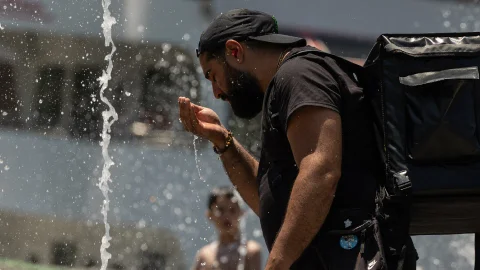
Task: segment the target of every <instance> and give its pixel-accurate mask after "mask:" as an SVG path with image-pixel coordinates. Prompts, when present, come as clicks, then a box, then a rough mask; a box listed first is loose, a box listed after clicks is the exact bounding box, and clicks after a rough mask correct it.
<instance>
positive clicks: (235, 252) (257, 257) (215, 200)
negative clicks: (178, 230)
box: [192, 187, 261, 270]
mask: <svg viewBox="0 0 480 270" xmlns="http://www.w3.org/2000/svg"><path fill="white" fill-rule="evenodd" d="M207 206H208V209H207V212H206V216H207V218H208V220H209V221H210V222H212V224H213V225H214V226H215V229H216V231H217V234H218V240H216V241H214V242H212V243H210V244H208V245H206V246H204V247H203V248H201V249H200V250H199V251H198V252H197V255H196V256H195V260H194V265H193V267H192V270H200V269H212V270H213V269H222V270H230V269H231V270H238V269H244V270H260V269H261V246H260V245H259V244H258V243H257V242H255V241H253V240H249V241H247V240H246V239H245V238H244V237H243V236H242V233H243V232H242V231H241V229H240V219H241V218H242V217H243V215H244V213H245V212H244V211H243V210H242V209H241V207H240V205H239V201H238V198H237V197H236V196H235V194H234V191H233V189H232V188H229V187H218V188H215V189H213V190H212V191H211V192H210V195H209V197H208V205H207ZM239 266H240V267H239Z"/></svg>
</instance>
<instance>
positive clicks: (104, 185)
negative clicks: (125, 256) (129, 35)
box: [98, 0, 118, 270]
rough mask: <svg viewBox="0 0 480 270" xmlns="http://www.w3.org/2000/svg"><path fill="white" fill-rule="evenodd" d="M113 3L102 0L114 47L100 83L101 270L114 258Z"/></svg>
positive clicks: (106, 33)
mask: <svg viewBox="0 0 480 270" xmlns="http://www.w3.org/2000/svg"><path fill="white" fill-rule="evenodd" d="M110 4H111V2H110V0H102V6H103V23H102V29H103V35H104V36H105V47H108V46H110V45H111V46H112V51H111V53H110V54H108V55H107V56H105V61H108V66H107V70H106V71H103V74H102V76H101V77H100V78H98V81H100V85H101V89H100V99H101V100H102V101H103V102H104V103H105V104H106V105H107V106H108V110H105V111H103V112H102V116H103V131H102V142H100V145H101V146H102V156H103V159H104V162H105V163H104V165H103V170H102V176H101V178H100V183H98V186H99V187H100V189H101V191H102V193H103V196H104V197H105V199H104V200H103V205H102V214H103V222H104V223H105V235H104V236H103V238H102V244H101V247H100V256H101V260H102V266H101V268H100V269H101V270H105V269H107V266H108V260H109V259H110V258H111V257H112V255H111V254H110V253H109V252H108V251H107V248H108V247H109V246H110V240H111V239H112V238H111V237H110V225H109V224H108V218H107V217H108V216H107V215H108V210H109V206H110V200H109V198H108V192H109V191H110V189H109V187H108V182H111V181H112V180H111V179H110V176H111V175H110V171H109V169H110V167H111V166H112V165H114V163H113V161H112V159H111V158H110V156H109V154H108V145H109V144H110V127H111V126H112V124H113V123H114V122H115V121H117V120H118V115H117V113H116V111H115V108H114V107H113V106H112V104H111V103H110V102H109V101H108V99H107V98H106V97H105V96H104V92H105V90H106V89H107V87H108V81H109V80H110V79H111V78H112V69H113V62H112V57H113V54H114V53H115V51H116V47H115V44H114V43H113V40H112V26H113V25H114V24H115V23H116V20H115V18H114V17H112V16H111V14H110V10H109V9H108V8H109V6H110Z"/></svg>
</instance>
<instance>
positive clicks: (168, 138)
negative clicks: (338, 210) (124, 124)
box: [132, 65, 199, 144]
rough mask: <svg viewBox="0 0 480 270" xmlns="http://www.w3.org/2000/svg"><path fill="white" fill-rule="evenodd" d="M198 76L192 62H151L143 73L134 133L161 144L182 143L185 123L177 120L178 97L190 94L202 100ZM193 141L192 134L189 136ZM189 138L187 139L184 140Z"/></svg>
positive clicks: (194, 98) (193, 98) (197, 99)
mask: <svg viewBox="0 0 480 270" xmlns="http://www.w3.org/2000/svg"><path fill="white" fill-rule="evenodd" d="M197 87H198V80H197V76H196V73H195V71H194V69H193V65H192V66H188V65H175V66H169V67H162V66H158V65H157V66H155V67H154V66H152V67H150V68H147V69H146V70H145V71H144V73H143V76H142V85H141V89H142V93H141V95H140V98H139V103H140V108H139V110H138V117H137V120H136V121H135V123H133V125H132V133H133V135H135V136H137V137H139V138H140V137H143V138H144V139H146V140H147V141H149V142H152V143H158V144H183V143H184V141H185V140H184V138H183V137H182V134H181V133H182V132H183V130H184V129H183V126H182V125H181V123H180V122H179V121H178V108H177V104H178V103H177V99H178V97H179V96H182V95H183V96H189V97H191V99H192V101H193V102H195V103H197V104H198V103H199V96H198V94H197ZM187 140H188V141H190V137H188V139H187ZM185 142H186V141H185Z"/></svg>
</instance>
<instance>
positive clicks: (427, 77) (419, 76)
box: [400, 67, 480, 86]
mask: <svg viewBox="0 0 480 270" xmlns="http://www.w3.org/2000/svg"><path fill="white" fill-rule="evenodd" d="M479 77H480V76H479V75H478V67H466V68H454V69H446V70H441V71H429V72H422V73H416V74H412V75H409V76H406V77H400V83H401V84H403V85H408V86H418V85H422V84H427V83H433V82H438V81H442V80H454V79H463V80H465V79H476V80H478V79H479Z"/></svg>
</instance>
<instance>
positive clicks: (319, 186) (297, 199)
mask: <svg viewBox="0 0 480 270" xmlns="http://www.w3.org/2000/svg"><path fill="white" fill-rule="evenodd" d="M338 178H339V177H338V176H335V175H332V174H330V173H323V174H320V177H318V174H317V176H315V174H311V173H305V174H304V175H302V174H301V173H300V174H299V175H298V177H297V179H296V181H295V184H294V186H293V189H292V193H291V195H290V200H289V204H288V207H287V212H286V216H285V219H284V222H283V225H282V228H281V230H280V232H279V234H278V236H277V239H276V241H275V244H274V246H273V249H272V252H271V255H270V256H271V260H272V262H273V263H279V264H281V265H288V267H290V266H291V264H293V263H294V262H295V261H296V260H297V259H298V258H299V257H300V255H301V254H302V253H303V251H304V250H305V249H306V247H307V246H308V245H309V244H310V242H311V241H312V239H313V238H314V237H315V235H316V234H317V233H318V231H319V230H320V228H321V227H322V225H323V222H324V221H325V218H326V216H327V214H328V212H329V211H330V207H331V205H332V201H333V198H334V194H335V189H336V183H337V181H338Z"/></svg>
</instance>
